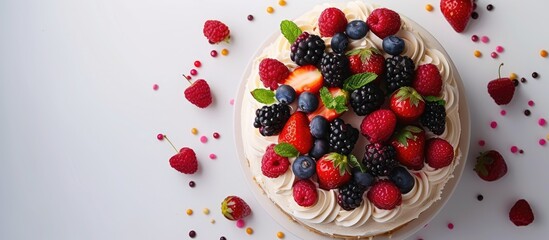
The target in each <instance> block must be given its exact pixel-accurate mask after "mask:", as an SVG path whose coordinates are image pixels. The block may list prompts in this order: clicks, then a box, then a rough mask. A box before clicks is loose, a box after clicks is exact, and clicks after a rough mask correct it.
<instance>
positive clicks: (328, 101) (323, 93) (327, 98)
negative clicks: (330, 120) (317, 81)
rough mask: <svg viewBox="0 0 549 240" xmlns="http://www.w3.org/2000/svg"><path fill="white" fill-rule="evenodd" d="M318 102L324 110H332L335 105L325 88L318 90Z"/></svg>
mask: <svg viewBox="0 0 549 240" xmlns="http://www.w3.org/2000/svg"><path fill="white" fill-rule="evenodd" d="M320 100H321V101H322V103H323V104H324V106H326V108H330V109H332V108H333V107H332V106H333V105H334V104H335V100H334V97H333V96H332V94H331V93H330V91H329V90H328V88H327V87H322V88H321V89H320Z"/></svg>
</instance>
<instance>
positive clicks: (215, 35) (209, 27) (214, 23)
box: [202, 20, 231, 44]
mask: <svg viewBox="0 0 549 240" xmlns="http://www.w3.org/2000/svg"><path fill="white" fill-rule="evenodd" d="M202 32H203V33H204V36H205V37H206V38H207V39H208V41H209V42H210V43H211V44H215V43H220V42H223V41H225V42H228V41H229V38H230V33H231V31H230V30H229V27H227V25H225V24H224V23H222V22H221V21H218V20H207V21H206V22H205V23H204V29H203V30H202Z"/></svg>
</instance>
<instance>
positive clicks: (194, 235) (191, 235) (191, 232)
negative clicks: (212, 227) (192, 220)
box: [189, 230, 196, 238]
mask: <svg viewBox="0 0 549 240" xmlns="http://www.w3.org/2000/svg"><path fill="white" fill-rule="evenodd" d="M189 237H191V238H194V237H196V232H195V231H194V230H191V231H190V232H189Z"/></svg>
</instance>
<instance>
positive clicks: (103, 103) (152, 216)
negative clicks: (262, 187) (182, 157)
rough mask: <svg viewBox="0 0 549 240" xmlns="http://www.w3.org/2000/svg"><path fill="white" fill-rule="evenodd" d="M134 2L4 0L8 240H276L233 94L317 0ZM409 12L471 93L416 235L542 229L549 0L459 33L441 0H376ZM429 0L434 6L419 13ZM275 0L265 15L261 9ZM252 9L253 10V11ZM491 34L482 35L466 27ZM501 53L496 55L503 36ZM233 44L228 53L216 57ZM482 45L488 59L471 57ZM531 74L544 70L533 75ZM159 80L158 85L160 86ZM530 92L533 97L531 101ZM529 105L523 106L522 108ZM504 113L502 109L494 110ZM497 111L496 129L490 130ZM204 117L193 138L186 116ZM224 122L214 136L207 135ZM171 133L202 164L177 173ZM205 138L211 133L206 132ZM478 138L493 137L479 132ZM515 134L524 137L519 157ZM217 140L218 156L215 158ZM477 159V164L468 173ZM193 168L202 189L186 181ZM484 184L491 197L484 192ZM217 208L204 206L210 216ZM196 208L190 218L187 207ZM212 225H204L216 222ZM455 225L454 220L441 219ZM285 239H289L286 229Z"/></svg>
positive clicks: (1, 214) (2, 151) (0, 188)
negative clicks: (238, 211) (480, 162)
mask: <svg viewBox="0 0 549 240" xmlns="http://www.w3.org/2000/svg"><path fill="white" fill-rule="evenodd" d="M277 2H278V1H275V0H269V1H251V0H248V1H213V0H202V1H168V0H161V1H127V0H111V1H106V0H97V1H89V2H75V1H69V0H51V1H31V0H26V1H9V0H4V1H1V2H0V36H2V37H1V39H0V53H1V55H0V110H1V113H2V118H1V120H0V134H1V138H0V139H1V142H0V161H1V162H0V163H1V167H0V196H1V200H0V239H188V238H189V237H188V231H189V230H191V229H194V230H196V231H197V233H198V236H197V237H196V239H219V236H221V235H224V236H226V237H227V238H228V239H275V234H276V232H277V231H284V229H282V228H281V227H280V226H278V225H277V224H276V223H275V222H274V221H273V220H272V219H270V217H268V215H267V214H266V212H265V211H264V210H262V209H261V207H260V206H259V204H257V203H256V202H255V199H254V198H253V196H252V194H251V192H250V190H249V189H248V188H247V184H245V183H244V181H245V179H244V177H243V174H242V171H241V170H240V166H239V164H238V160H237V159H235V158H236V155H235V150H234V143H233V136H232V132H233V131H232V122H231V121H232V111H233V108H232V107H231V105H230V104H229V101H230V99H232V98H234V94H235V92H236V88H237V85H238V83H239V82H240V77H241V75H242V73H243V71H244V68H245V66H246V65H247V62H248V61H249V60H250V57H251V56H252V54H253V53H254V52H255V51H256V48H257V47H259V46H260V45H261V43H262V42H263V41H264V40H265V39H267V38H268V37H269V36H270V35H271V34H272V33H273V32H274V31H277V29H278V23H279V22H280V20H282V19H286V18H293V17H296V16H298V15H300V14H301V13H303V12H305V11H306V10H307V9H310V8H311V7H312V6H313V5H315V4H317V3H318V1H314V0H301V1H290V0H288V5H287V6H285V7H279V6H278V5H277ZM375 2H376V3H379V4H381V5H383V6H387V7H390V8H393V9H394V10H396V11H398V12H400V13H402V14H404V15H406V16H408V17H410V18H412V19H414V20H415V21H416V22H418V23H419V24H421V25H422V26H423V27H425V28H426V29H427V30H428V31H430V32H431V34H432V35H434V36H435V37H436V38H437V39H438V40H439V41H440V42H441V44H442V45H443V46H444V47H445V48H446V50H447V51H448V53H449V54H450V56H451V57H452V60H453V61H454V62H455V64H456V67H457V68H458V70H459V71H460V74H461V77H462V79H463V80H464V85H465V88H466V91H467V96H468V101H469V102H470V103H471V104H470V105H471V107H470V111H471V118H472V132H473V134H472V138H471V142H472V144H471V151H470V153H471V154H470V158H469V160H470V161H469V162H468V166H466V171H465V173H464V175H463V177H462V180H461V183H460V184H459V186H458V188H457V190H456V192H455V194H454V196H453V197H452V199H450V201H449V202H448V204H447V205H446V207H445V209H444V210H443V211H442V212H441V213H440V214H439V215H438V217H436V218H435V219H434V220H433V221H432V222H431V223H430V224H429V225H428V226H427V227H426V228H425V229H423V230H421V231H420V232H419V233H417V234H416V235H415V237H414V238H412V239H416V238H419V237H421V238H424V239H493V238H497V239H543V238H544V237H545V236H546V235H547V233H548V230H546V229H545V228H544V226H546V225H547V224H546V217H545V216H547V215H548V214H549V207H548V206H547V204H546V203H545V202H546V201H545V199H547V197H548V195H547V191H546V185H545V183H546V182H548V181H549V175H548V174H546V167H547V164H548V163H547V160H548V159H547V152H548V151H549V150H548V148H549V147H548V146H546V147H541V146H539V145H538V143H537V142H538V140H539V139H541V138H545V136H546V135H547V134H548V133H549V129H548V128H547V127H540V126H538V125H537V120H538V119H539V118H540V117H545V118H549V116H548V115H547V113H548V112H549V111H548V110H549V105H548V104H549V101H548V100H549V99H548V97H547V94H546V93H545V92H546V89H548V87H549V82H548V81H549V80H548V78H547V77H546V76H549V75H548V74H549V72H548V71H547V70H546V69H547V64H549V63H548V62H547V61H548V60H549V59H543V58H541V57H539V54H538V52H539V50H540V49H542V48H546V49H549V46H548V45H547V40H548V39H549V32H548V31H544V30H543V29H542V23H545V22H548V21H549V15H546V14H545V9H547V8H548V7H549V3H546V2H540V1H536V2H528V3H526V2H514V1H505V2H501V1H498V2H494V3H493V4H494V5H495V9H494V10H493V11H492V12H488V11H486V9H485V7H486V5H487V4H488V3H489V2H485V1H479V8H478V11H479V13H480V18H479V19H478V20H472V21H471V23H470V25H469V27H468V29H467V30H466V32H465V33H462V34H457V33H455V32H454V31H453V30H452V29H451V28H450V27H449V25H448V24H447V23H446V22H445V20H444V19H443V17H442V15H441V13H440V11H439V10H438V1H405V0H392V1H389V0H383V1H382V0H380V1H375ZM426 3H431V4H433V5H434V6H435V11H434V12H426V11H425V10H424V5H425V4H426ZM269 5H272V6H274V7H275V9H276V12H275V14H272V15H268V14H267V13H266V12H265V8H266V7H267V6H269ZM248 14H253V15H254V16H255V20H254V21H253V22H248V21H247V20H246V16H247V15H248ZM206 19H219V20H222V21H223V22H225V23H227V24H228V25H229V27H230V28H231V33H232V34H231V35H232V42H231V44H230V45H220V46H212V45H209V44H208V43H207V41H206V39H205V38H204V37H203V36H202V24H203V22H204V21H205V20H206ZM473 34H477V35H479V36H483V35H487V36H489V37H490V42H489V43H488V44H484V43H480V42H479V43H473V42H472V41H471V40H470V36H471V35H473ZM498 45H501V46H503V47H504V48H505V51H504V52H503V53H502V54H500V57H499V59H497V60H493V59H491V58H490V57H489V54H490V52H492V51H494V50H495V48H496V46H498ZM224 47H226V48H228V49H229V50H230V54H229V56H227V57H223V56H219V57H218V58H215V59H214V58H211V57H209V52H210V50H212V49H217V50H218V51H220V50H221V49H222V48H224ZM475 49H479V50H481V51H482V53H483V54H484V56H483V57H482V58H479V59H477V58H474V57H473V51H474V50H475ZM197 59H199V60H201V61H202V63H203V67H201V68H199V69H198V71H199V75H198V77H200V78H204V79H206V80H208V82H209V83H210V86H211V88H212V92H213V94H214V95H215V103H214V105H212V106H211V107H209V108H208V109H205V110H198V109H197V108H196V107H194V106H193V105H191V104H189V103H188V102H187V101H186V100H185V99H184V97H183V91H184V89H185V87H186V86H187V83H186V81H184V80H182V78H181V76H180V75H181V73H188V71H189V70H190V69H192V68H194V67H193V62H194V61H195V60H197ZM502 61H503V62H505V64H506V65H505V66H504V68H503V71H502V74H503V75H508V74H509V73H510V72H515V73H517V74H518V75H519V77H526V78H527V80H528V82H527V83H526V84H521V85H520V86H519V87H518V89H517V92H516V94H515V97H514V99H513V102H512V103H511V104H510V105H508V106H505V107H502V108H500V107H498V106H496V105H495V104H494V103H493V102H492V100H491V99H490V97H489V96H488V94H487V93H486V83H487V82H488V81H489V80H491V79H494V78H496V76H497V66H498V65H499V63H500V62H502ZM533 71H537V72H538V73H539V74H540V76H541V77H540V78H539V79H537V80H536V79H532V78H531V77H530V74H531V73H532V72H533ZM155 83H156V84H158V85H159V86H160V89H159V90H158V91H153V90H152V85H153V84H155ZM528 100H534V101H535V103H536V105H535V106H534V107H528V105H527V101H528ZM526 108H529V109H531V110H532V115H531V116H530V117H525V116H524V115H523V114H522V111H523V110H524V109H526ZM501 109H505V110H506V111H507V115H506V116H501V115H500V110H501ZM493 120H496V121H497V122H498V124H499V125H498V128H497V129H491V128H490V127H489V123H490V121H493ZM192 127H196V128H198V130H199V135H198V136H194V135H192V134H191V133H190V129H191V128H192ZM213 132H219V133H220V134H221V138H220V139H219V140H214V139H213V138H212V137H211V135H212V133H213ZM157 133H165V134H167V135H169V136H170V138H171V140H172V141H173V142H174V143H175V144H176V145H178V146H189V147H192V148H194V149H195V151H196V153H197V155H198V157H199V161H200V169H201V170H200V171H199V172H198V173H197V174H195V175H193V176H187V175H181V174H179V173H177V172H176V171H174V170H173V169H171V168H170V167H169V164H168V159H169V157H170V156H171V155H173V154H174V152H173V150H172V149H171V147H170V146H169V145H168V144H167V143H166V142H159V141H158V140H156V134H157ZM201 135H206V136H208V137H209V141H208V143H206V144H202V143H200V141H199V136H201ZM480 139H484V140H485V141H486V142H487V144H486V146H485V147H480V146H478V145H477V144H475V143H476V142H477V141H478V140H480ZM513 145H516V146H518V147H519V148H522V149H524V151H525V153H524V154H522V155H519V154H512V153H511V152H510V151H509V148H510V147H511V146H513ZM487 149H496V150H499V151H500V152H501V153H502V154H503V155H504V157H505V158H506V160H507V163H508V166H509V172H508V174H507V175H506V176H505V177H504V178H503V179H501V180H499V181H497V182H493V183H488V182H484V181H482V180H480V179H479V178H478V177H477V176H476V175H475V174H474V172H473V171H472V170H471V169H472V168H473V163H474V160H471V159H472V157H473V156H474V155H476V153H478V152H479V151H482V150H487ZM210 153H215V154H217V156H218V158H217V160H210V159H209V158H208V155H209V154H210ZM467 169H469V170H467ZM190 180H194V181H195V182H196V183H197V186H196V187H195V188H189V187H188V182H189V181H190ZM478 193H482V194H483V195H484V197H485V199H484V201H482V202H478V201H477V200H476V195H477V194H478ZM230 194H236V195H239V196H241V197H243V198H244V199H246V200H247V201H248V202H249V204H250V205H251V207H252V209H253V212H254V213H253V215H252V216H251V217H250V218H249V219H247V223H248V225H249V226H251V227H252V228H253V229H254V230H255V232H254V234H253V235H252V236H248V235H246V234H245V233H244V230H243V229H238V228H236V227H235V225H234V223H233V222H229V221H227V220H225V219H223V217H222V216H221V214H220V212H219V205H220V202H221V200H222V199H223V198H224V197H225V196H227V195H230ZM519 198H526V199H527V200H528V201H529V202H530V203H531V205H532V207H533V208H534V211H535V214H536V220H535V222H534V223H533V224H532V225H530V226H528V227H523V228H517V227H514V225H512V224H511V223H510V221H509V220H508V217H507V214H508V210H509V209H510V207H511V206H512V204H513V203H514V202H515V201H516V200H517V199H519ZM205 207H207V208H210V210H211V213H210V215H208V216H206V215H204V214H202V212H201V211H202V209H203V208H205ZM187 208H192V209H193V210H194V211H195V214H194V215H193V216H190V217H189V216H187V215H185V210H186V209H187ZM212 218H213V219H215V220H216V223H215V224H211V223H210V219H212ZM449 222H452V223H453V224H454V225H455V228H454V229H453V230H449V229H448V228H447V227H446V225H447V224H448V223H449ZM286 234H287V237H286V239H296V238H295V237H294V236H292V235H291V234H290V233H288V232H286Z"/></svg>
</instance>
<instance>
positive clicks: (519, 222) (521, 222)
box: [509, 199, 534, 226]
mask: <svg viewBox="0 0 549 240" xmlns="http://www.w3.org/2000/svg"><path fill="white" fill-rule="evenodd" d="M509 219H510V220H511V222H513V223H514V224H515V225H516V226H526V225H529V224H530V223H532V222H533V221H534V212H532V208H531V207H530V204H529V203H528V202H527V201H526V200H524V199H520V200H518V201H517V202H516V203H515V205H513V207H512V208H511V210H510V211H509Z"/></svg>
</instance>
